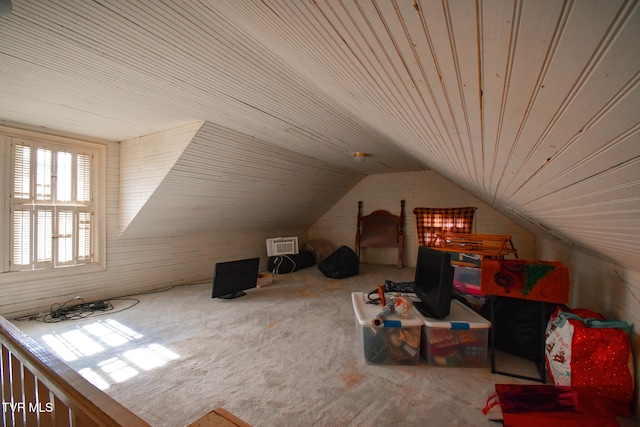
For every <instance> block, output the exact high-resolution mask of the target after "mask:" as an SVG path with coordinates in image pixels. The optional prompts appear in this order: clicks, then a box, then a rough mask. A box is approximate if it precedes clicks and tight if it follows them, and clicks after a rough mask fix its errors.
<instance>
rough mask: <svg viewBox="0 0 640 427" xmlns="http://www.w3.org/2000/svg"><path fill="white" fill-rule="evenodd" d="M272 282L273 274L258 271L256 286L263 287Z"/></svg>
mask: <svg viewBox="0 0 640 427" xmlns="http://www.w3.org/2000/svg"><path fill="white" fill-rule="evenodd" d="M272 283H273V274H271V273H267V272H263V273H258V283H257V284H256V286H257V287H258V288H264V287H265V286H269V285H270V284H272Z"/></svg>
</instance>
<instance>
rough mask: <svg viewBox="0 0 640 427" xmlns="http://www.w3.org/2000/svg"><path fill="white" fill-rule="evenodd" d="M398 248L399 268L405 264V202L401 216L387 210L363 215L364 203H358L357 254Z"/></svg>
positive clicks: (401, 206) (402, 203) (402, 202)
mask: <svg viewBox="0 0 640 427" xmlns="http://www.w3.org/2000/svg"><path fill="white" fill-rule="evenodd" d="M365 247H371V248H397V249H398V268H402V267H403V264H404V200H401V201H400V215H392V214H391V213H389V211H386V210H376V211H373V212H371V213H370V214H369V215H364V216H363V215H362V201H360V202H358V225H357V230H356V254H357V255H358V257H360V253H361V250H362V248H365Z"/></svg>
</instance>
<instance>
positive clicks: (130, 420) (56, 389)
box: [0, 316, 149, 427]
mask: <svg viewBox="0 0 640 427" xmlns="http://www.w3.org/2000/svg"><path fill="white" fill-rule="evenodd" d="M0 343H1V344H2V348H1V350H2V364H1V365H0V375H1V376H2V390H0V395H1V397H2V422H3V426H5V427H7V426H18V427H22V426H24V427H30V426H56V427H58V426H60V427H70V426H82V427H84V426H90V427H91V426H127V427H129V426H130V427H139V426H149V424H147V423H146V422H145V421H144V420H142V419H141V418H139V417H138V416H136V415H135V414H134V413H133V412H131V411H129V410H128V409H127V408H125V407H124V406H122V405H121V404H119V403H118V402H116V401H115V400H114V399H112V398H111V397H109V396H108V395H107V394H105V393H104V392H103V391H101V390H100V389H98V388H96V387H95V386H94V385H93V384H91V383H90V382H88V381H87V380H86V379H85V378H84V377H82V376H81V375H80V374H78V373H77V372H75V371H74V370H73V369H71V368H70V367H69V366H67V365H65V364H64V363H63V362H62V361H61V360H60V359H58V358H57V357H56V356H55V355H54V354H52V353H51V352H49V351H47V350H46V349H44V348H42V347H40V346H39V345H38V344H37V343H36V342H35V341H34V340H32V339H31V338H29V337H28V336H27V335H25V334H24V333H22V332H21V331H20V330H19V329H18V328H16V327H15V326H14V325H13V324H12V323H11V322H9V321H8V320H6V319H5V318H3V317H2V316H0Z"/></svg>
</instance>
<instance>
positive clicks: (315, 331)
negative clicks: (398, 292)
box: [14, 264, 535, 427]
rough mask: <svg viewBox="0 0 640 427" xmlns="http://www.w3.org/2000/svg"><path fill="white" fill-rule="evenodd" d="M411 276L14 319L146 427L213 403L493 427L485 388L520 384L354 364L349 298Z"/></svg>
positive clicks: (315, 277)
mask: <svg viewBox="0 0 640 427" xmlns="http://www.w3.org/2000/svg"><path fill="white" fill-rule="evenodd" d="M413 274H414V270H413V269H412V268H404V269H402V270H399V269H397V268H395V267H392V266H379V265H370V264H362V265H361V272H360V274H359V275H358V276H355V277H351V278H347V279H341V280H332V279H327V278H325V277H324V276H323V275H322V274H321V273H320V272H319V271H318V269H317V268H316V267H315V266H314V267H310V268H307V269H304V270H300V271H298V272H295V273H292V274H287V275H281V276H275V277H274V280H273V284H272V285H270V286H268V287H264V288H257V289H252V290H249V291H247V295H246V296H244V297H241V298H238V299H234V300H220V299H211V284H210V283H203V284H196V285H190V286H181V287H176V288H173V289H171V290H168V291H165V292H158V293H152V294H145V295H139V296H136V297H135V298H137V299H139V301H140V302H139V304H137V305H135V306H133V307H131V308H128V309H126V308H127V307H128V306H129V305H130V304H131V301H129V300H113V301H112V302H113V305H114V307H115V309H114V310H113V311H111V312H106V313H104V315H101V316H95V317H90V318H86V319H83V320H74V321H65V322H60V323H54V324H50V323H41V322H36V321H14V323H15V324H16V325H17V326H18V327H19V328H20V329H22V330H23V331H24V332H25V333H27V334H28V335H30V336H31V337H32V338H33V339H35V340H36V341H37V342H38V343H40V344H43V345H46V346H49V347H50V348H51V349H52V350H53V351H54V352H55V353H57V354H58V355H59V356H60V357H61V358H62V359H63V360H65V361H66V363H68V364H69V365H70V366H71V367H72V368H74V369H75V370H77V371H78V372H80V373H81V374H82V375H84V376H85V377H86V378H88V379H89V380H90V381H92V382H93V383H94V384H96V385H97V386H98V387H100V388H102V389H103V390H104V391H105V392H106V393H107V394H109V395H110V396H112V397H113V398H115V399H116V400H118V401H119V402H121V403H122V404H123V405H125V406H126V407H128V408H129V409H131V410H132V411H133V412H135V413H136V414H138V415H139V416H140V417H142V418H143V419H145V420H146V421H147V422H149V423H150V424H151V425H153V426H158V427H177V426H184V425H187V424H188V423H190V422H192V421H194V420H195V419H197V418H199V417H201V416H202V415H203V414H205V413H207V412H209V411H210V410H212V409H214V408H217V407H220V406H222V407H224V408H226V409H227V410H229V411H231V412H232V413H234V414H235V415H237V416H238V417H240V418H242V419H243V420H245V421H246V422H248V423H250V424H252V425H253V426H256V427H259V426H270V427H271V426H383V425H398V426H400V425H401V426H425V425H428V426H465V427H466V426H483V425H499V424H496V423H495V422H490V421H488V420H486V419H485V417H484V415H483V414H482V412H481V410H482V408H483V407H484V405H485V402H486V400H487V398H488V397H489V396H490V395H491V394H492V393H493V390H494V385H495V383H528V381H524V380H518V379H514V378H511V377H507V376H502V375H497V374H492V373H491V371H490V368H489V366H488V365H487V367H482V368H449V367H434V366H429V365H427V364H425V363H421V364H418V365H410V366H407V365H369V364H366V363H365V362H364V358H363V345H362V342H361V341H359V339H358V335H357V333H356V332H357V329H356V323H355V317H354V311H353V305H352V302H351V297H350V295H351V293H352V292H365V291H371V290H374V289H376V286H377V285H378V284H382V283H384V280H385V279H390V280H394V281H397V282H399V281H407V280H412V279H413ZM62 302H63V301H61V303H62ZM120 310H123V311H120ZM503 356H506V357H508V360H503V361H501V362H500V363H501V364H503V363H506V365H505V366H506V367H508V368H509V369H510V371H512V370H513V371H515V372H519V373H523V374H526V375H535V370H534V367H533V364H532V363H531V362H528V361H525V360H521V359H518V358H513V357H509V356H507V355H503ZM500 367H501V368H503V366H500Z"/></svg>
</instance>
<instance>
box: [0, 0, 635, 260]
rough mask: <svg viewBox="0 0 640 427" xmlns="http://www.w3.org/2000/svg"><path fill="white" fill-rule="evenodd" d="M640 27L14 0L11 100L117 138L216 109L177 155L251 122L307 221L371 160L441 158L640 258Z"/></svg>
mask: <svg viewBox="0 0 640 427" xmlns="http://www.w3.org/2000/svg"><path fill="white" fill-rule="evenodd" d="M638 40H640V6H639V2H638V1H637V0H626V1H625V0H592V1H587V0H584V1H575V0H565V1H560V0H487V1H481V0H477V1H471V0H454V1H446V0H442V1H424V0H422V1H418V0H415V1H414V0H377V1H376V0H331V1H321V0H311V1H300V0H290V1H283V0H278V1H276V0H264V1H249V0H245V1H229V2H223V1H206V0H200V1H195V0H194V1H169V0H165V1H161V0H144V1H127V0H121V1H118V0H103V1H85V0H52V1H47V2H41V1H35V0H34V1H28V0H16V1H14V2H13V13H12V14H10V15H7V16H4V17H0V76H1V82H0V119H2V120H5V121H8V122H15V123H21V124H26V125H33V126H42V127H46V128H50V129H56V130H60V131H65V132H73V133H76V134H83V135H87V136H92V137H99V138H105V139H111V140H117V141H125V140H130V139H133V138H136V137H140V136H144V135H149V134H153V133H156V132H161V131H164V130H167V129H171V128H176V127H178V126H182V125H186V124H189V123H193V122H200V121H202V122H205V126H204V127H203V129H204V133H203V134H202V135H201V136H200V139H199V140H200V143H199V144H198V145H196V146H193V147H191V146H189V147H188V148H187V150H185V154H184V156H183V157H182V158H181V159H180V160H179V161H178V163H180V164H181V165H182V166H181V168H188V166H187V165H186V163H189V159H190V158H193V159H198V158H199V159H202V158H203V154H202V153H199V150H202V149H204V150H206V149H207V148H206V147H208V146H209V147H211V148H210V150H220V147H221V145H220V144H213V143H212V144H209V145H207V143H205V142H203V141H205V140H208V141H213V140H215V139H216V138H218V139H219V138H220V135H227V136H229V139H228V140H227V141H228V142H229V144H233V143H236V144H241V145H242V146H245V145H246V144H249V141H254V142H253V145H252V144H249V147H250V150H253V151H254V152H256V150H257V151H258V152H259V151H260V150H265V152H268V153H272V156H274V157H272V158H275V156H276V155H277V156H278V158H286V160H285V161H286V162H287V167H289V168H298V169H297V170H298V171H302V170H305V171H307V173H306V174H300V175H299V176H298V177H299V179H300V180H303V181H307V182H308V184H306V183H303V184H302V185H301V190H300V191H299V192H296V195H295V197H296V200H297V201H296V202H291V203H292V204H293V205H295V204H296V203H297V204H298V205H299V206H300V207H301V210H300V211H299V212H303V213H304V215H303V217H305V218H307V220H306V222H305V221H304V220H303V221H302V224H301V225H311V224H312V223H313V222H314V221H315V220H316V219H317V214H315V215H316V216H314V214H312V213H311V212H322V211H323V209H328V208H329V207H330V204H331V203H333V202H334V201H335V194H334V195H332V196H329V195H328V193H327V192H329V191H331V192H334V193H338V194H341V193H344V192H346V191H347V190H348V189H349V188H350V187H351V186H353V185H354V183H355V182H357V180H358V179H360V178H361V177H362V176H364V174H375V173H386V172H397V171H406V170H422V169H429V168H430V169H434V170H436V171H437V172H439V173H441V174H442V175H443V176H445V177H447V178H448V179H450V180H451V181H453V182H455V183H456V184H458V185H460V186H461V187H462V188H464V189H466V190H467V191H469V192H471V193H472V194H474V195H476V196H477V197H479V198H481V199H482V200H483V201H485V202H487V203H488V204H490V205H492V206H493V207H495V208H496V209H498V210H500V211H501V212H503V213H504V214H505V215H508V216H511V217H513V218H515V219H517V220H519V221H520V222H521V223H522V224H523V225H525V226H531V227H534V229H548V230H550V231H551V232H552V233H553V234H555V235H557V236H559V237H562V238H563V239H564V240H566V241H568V242H571V243H572V244H576V245H579V246H584V247H587V248H592V249H595V250H596V251H598V252H599V253H601V254H603V256H604V255H605V254H606V256H607V257H609V258H615V259H617V260H618V261H619V262H621V263H622V264H623V265H626V266H629V267H630V268H633V269H636V270H637V268H638V267H637V265H638V264H639V261H640V249H639V247H638V244H637V242H638V241H639V240H640V143H639V132H638V131H639V130H640V120H639V118H640V114H639V113H638V111H640V90H639V82H640V54H639V53H640V52H639V50H640V49H639V47H638V43H637V41H638ZM207 135H209V136H207ZM212 135H213V136H212ZM207 138H208V139H207ZM196 139H198V138H196ZM235 151H241V150H237V149H236V150H235ZM355 151H366V152H368V153H371V158H370V159H368V160H367V162H365V163H362V164H355V163H354V162H353V161H352V160H351V153H353V152H355ZM229 152H231V150H230V151H229ZM216 153H218V152H217V151H210V152H208V153H206V154H204V158H209V159H210V160H211V161H213V160H214V159H216V158H217V157H216ZM287 153H289V154H287ZM267 157H268V156H267ZM242 158H243V157H242V156H241V155H240V154H238V155H237V156H236V157H234V160H233V161H234V162H236V163H237V167H238V168H242V166H241V163H242V162H241V160H242ZM262 158H263V159H264V158H265V157H264V155H263V156H262ZM194 161H195V160H194ZM178 163H177V164H178ZM294 165H297V166H294ZM310 166H312V167H311V169H316V170H317V171H318V173H312V172H309V170H310ZM245 167H246V168H247V170H249V168H250V167H251V166H245ZM254 167H255V165H254ZM240 170H241V169H240ZM328 172H330V173H328ZM171 173H174V175H173V182H172V184H171V185H175V180H176V179H177V176H178V175H175V173H176V171H175V170H174V171H172V172H170V175H171ZM264 173H265V174H268V172H267V171H265V172H264ZM331 174H333V176H334V179H333V180H330V181H329V182H331V184H332V185H333V186H334V187H333V188H330V189H324V190H323V189H322V188H321V186H320V185H317V184H316V183H313V181H314V180H318V179H320V178H321V177H324V178H326V177H327V176H329V175H331ZM265 178H269V179H278V177H277V176H276V175H265ZM280 179H281V180H282V183H283V184H286V182H284V181H286V179H285V176H284V175H283V176H281V177H280ZM206 182H211V184H210V185H211V187H209V188H202V187H201V188H202V194H210V193H213V192H214V191H215V190H216V189H217V187H215V185H216V184H215V180H213V179H211V180H201V181H200V182H199V183H198V185H199V186H202V185H204V186H206V185H207V184H206ZM228 188H232V187H228ZM304 189H307V191H306V192H305V191H304ZM162 194H164V193H162V192H160V193H157V194H156V196H155V197H156V198H157V197H161V195H162ZM166 194H171V192H167V193H166ZM253 196H255V194H254V195H253ZM199 200H201V198H198V197H196V196H193V197H192V198H189V197H185V198H184V200H183V203H185V204H186V206H188V205H189V203H193V204H194V205H196V204H197V203H200V202H199ZM314 201H316V202H317V203H318V205H316V206H317V207H316V206H313V202H314ZM170 202H171V200H168V201H167V203H170ZM265 202H268V200H266V196H265ZM234 203H235V204H237V203H238V200H233V199H232V198H229V204H230V205H233V204H234ZM153 205H154V211H155V212H158V206H161V204H158V201H157V200H155V201H154V203H153ZM294 207H295V206H294ZM141 212H144V209H143V210H142V211H141ZM281 214H282V212H280V211H278V210H277V209H274V210H273V215H274V216H273V218H272V219H271V220H269V219H268V218H266V219H265V218H261V220H262V221H263V222H261V224H263V225H264V226H265V227H266V226H273V223H274V221H277V215H281ZM203 215H204V214H203ZM305 215H306V216H305ZM203 218H204V217H203ZM203 218H201V219H203ZM243 220H245V221H246V218H243ZM140 223H142V221H140ZM202 223H203V221H197V220H195V221H194V224H198V227H201V226H202ZM156 229H157V227H156Z"/></svg>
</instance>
